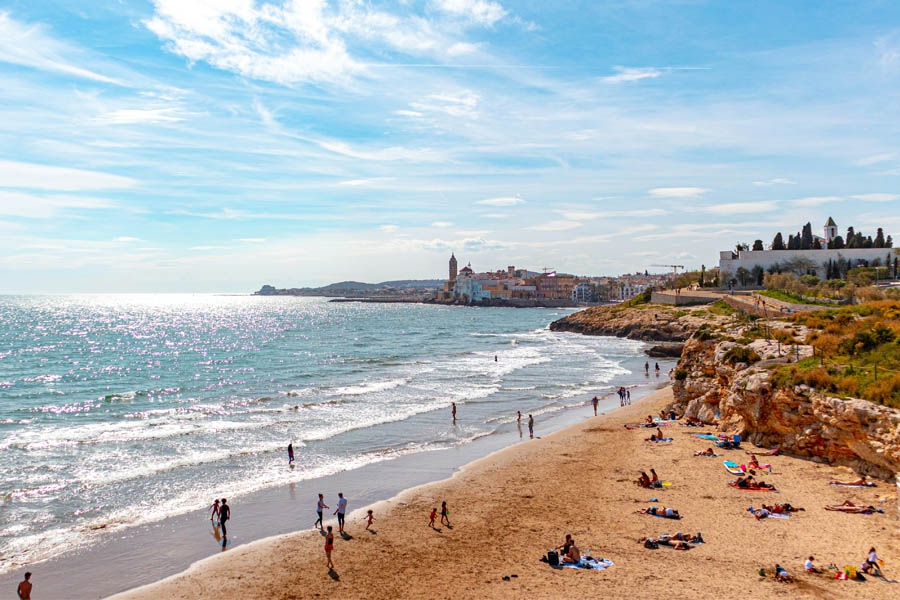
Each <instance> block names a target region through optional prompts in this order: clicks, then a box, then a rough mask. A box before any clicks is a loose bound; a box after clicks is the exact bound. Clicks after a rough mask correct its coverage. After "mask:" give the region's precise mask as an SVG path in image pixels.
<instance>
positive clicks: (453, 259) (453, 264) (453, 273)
mask: <svg viewBox="0 0 900 600" xmlns="http://www.w3.org/2000/svg"><path fill="white" fill-rule="evenodd" d="M450 281H456V256H454V255H453V253H452V252H451V253H450Z"/></svg>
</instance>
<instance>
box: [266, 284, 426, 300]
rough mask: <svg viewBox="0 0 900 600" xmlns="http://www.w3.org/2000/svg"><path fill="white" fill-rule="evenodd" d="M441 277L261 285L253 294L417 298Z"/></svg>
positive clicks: (423, 296) (424, 295)
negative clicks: (287, 285)
mask: <svg viewBox="0 0 900 600" xmlns="http://www.w3.org/2000/svg"><path fill="white" fill-rule="evenodd" d="M443 285H444V281H443V280H441V279H400V280H397V281H382V282H381V283H364V282H361V281H340V282H338V283H330V284H328V285H325V286H322V287H315V288H313V287H304V288H276V287H275V286H273V285H268V284H267V285H264V286H262V287H261V288H260V289H259V291H257V292H254V295H256V296H325V297H329V298H384V299H389V298H393V299H419V300H422V299H424V298H426V297H430V296H433V295H434V292H435V291H437V290H439V289H441V288H442V287H443Z"/></svg>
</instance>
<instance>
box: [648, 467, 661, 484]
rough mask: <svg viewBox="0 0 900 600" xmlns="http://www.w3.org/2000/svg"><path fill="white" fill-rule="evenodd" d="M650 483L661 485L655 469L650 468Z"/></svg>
mask: <svg viewBox="0 0 900 600" xmlns="http://www.w3.org/2000/svg"><path fill="white" fill-rule="evenodd" d="M650 485H652V486H653V487H662V482H661V481H660V480H659V475H657V474H656V469H650Z"/></svg>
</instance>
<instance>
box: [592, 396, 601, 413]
mask: <svg viewBox="0 0 900 600" xmlns="http://www.w3.org/2000/svg"><path fill="white" fill-rule="evenodd" d="M599 403H600V398H598V397H597V396H594V397H593V398H591V404H593V405H594V416H595V417H596V416H597V405H598V404H599Z"/></svg>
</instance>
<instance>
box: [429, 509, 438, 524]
mask: <svg viewBox="0 0 900 600" xmlns="http://www.w3.org/2000/svg"><path fill="white" fill-rule="evenodd" d="M428 519H429V521H428V526H429V527H431V528H432V529H434V520H435V519H437V509H436V508H432V509H431V514H430V515H428Z"/></svg>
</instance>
